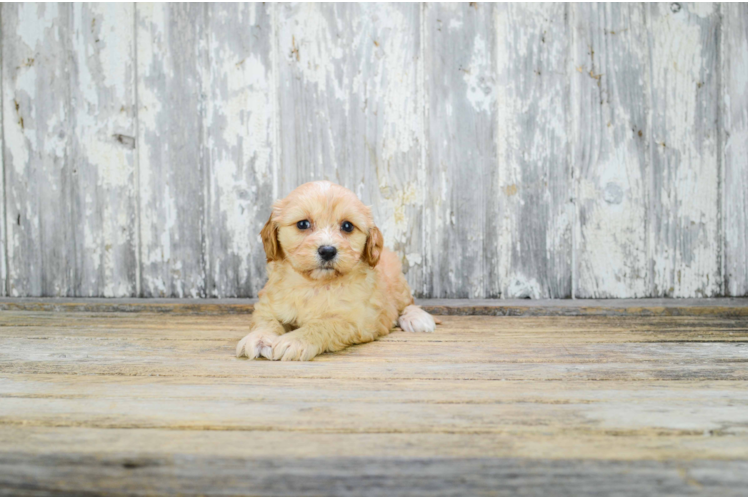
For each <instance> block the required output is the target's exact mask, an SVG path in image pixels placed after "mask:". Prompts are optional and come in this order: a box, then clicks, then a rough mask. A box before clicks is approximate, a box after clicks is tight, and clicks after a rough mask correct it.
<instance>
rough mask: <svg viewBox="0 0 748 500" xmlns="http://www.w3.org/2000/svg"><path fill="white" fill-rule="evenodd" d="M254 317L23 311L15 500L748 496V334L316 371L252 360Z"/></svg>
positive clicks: (18, 328)
mask: <svg viewBox="0 0 748 500" xmlns="http://www.w3.org/2000/svg"><path fill="white" fill-rule="evenodd" d="M247 320H248V318H247V317H246V316H237V315H217V316H195V315H181V314H168V315H165V314H147V313H143V314H132V313H90V312H89V313H59V312H58V313H45V312H12V311H9V312H6V313H4V314H3V315H2V317H0V402H1V404H0V478H2V479H0V492H2V493H3V494H8V495H10V494H21V493H23V494H32V493H33V494H43V493H46V494H51V493H57V494H62V493H69V494H84V493H85V494H146V493H148V494H172V495H177V494H186V493H190V494H195V493H205V494H250V493H253V494H289V495H290V494H313V493H318V494H335V493H340V494H342V493H346V494H349V495H362V494H388V493H399V494H402V493H403V492H408V493H411V494H414V495H417V494H441V495H444V494H452V493H453V494H466V493H475V494H489V493H492V494H496V493H502V492H504V493H507V494H521V493H522V494H527V493H528V492H534V493H538V494H545V493H551V492H553V493H558V492H559V491H563V492H565V493H566V494H569V495H576V494H597V495H612V494H622V495H623V494H639V495H651V494H657V493H661V494H673V492H682V493H683V494H711V493H713V494H738V493H739V492H741V491H744V489H745V488H746V487H747V486H748V483H746V477H748V475H746V474H745V472H746V470H748V469H747V468H748V463H747V462H746V461H745V456H746V451H747V450H748V433H746V429H747V428H748V425H747V424H748V412H746V408H748V385H746V381H748V372H746V370H745V368H744V365H745V364H746V363H745V361H746V360H748V350H746V348H745V345H746V342H747V341H748V322H746V319H745V318H708V317H696V316H685V317H661V318H637V317H625V318H621V317H596V316H592V317H572V318H569V317H524V318H523V317H520V318H512V317H506V318H496V317H486V316H477V317H451V316H444V317H442V320H443V323H442V325H440V326H439V328H438V329H437V331H436V332H434V333H431V334H422V333H421V334H416V333H407V332H402V331H395V332H393V333H392V334H390V335H389V336H387V337H385V338H383V339H381V340H379V341H376V342H373V343H370V344H365V345H360V346H354V347H351V348H349V349H346V350H344V351H341V352H339V353H335V354H327V355H323V356H320V357H319V358H317V359H316V360H315V361H313V362H310V363H280V362H269V361H268V362H262V361H248V360H239V359H236V358H235V357H234V355H233V348H234V345H235V342H236V340H238V339H239V338H241V336H242V335H244V333H245V332H246V328H247V324H248V321H247ZM247 470H251V471H252V473H251V474H247ZM559 477H563V478H564V481H561V482H559V480H558V478H559ZM312 478H313V479H312ZM465 478H470V479H469V481H465Z"/></svg>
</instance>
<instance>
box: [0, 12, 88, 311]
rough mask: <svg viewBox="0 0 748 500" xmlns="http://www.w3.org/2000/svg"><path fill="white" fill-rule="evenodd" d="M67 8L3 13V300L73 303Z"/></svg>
mask: <svg viewBox="0 0 748 500" xmlns="http://www.w3.org/2000/svg"><path fill="white" fill-rule="evenodd" d="M71 16H72V8H71V7H70V5H68V4H4V5H3V6H2V37H3V40H2V51H3V53H2V64H3V82H2V83H3V84H2V87H3V110H4V111H5V113H4V114H3V133H4V142H5V150H4V166H5V184H6V185H5V196H6V200H5V202H6V210H7V214H8V215H7V217H6V219H10V220H12V221H13V222H14V223H13V224H9V225H8V227H7V231H8V236H7V237H8V245H7V251H8V257H7V258H8V267H9V269H8V294H9V295H13V296H24V295H32V296H39V295H74V294H75V261H76V256H75V254H76V244H77V243H78V242H76V241H75V239H74V238H75V226H76V221H75V219H74V213H73V210H72V205H73V203H72V198H73V190H74V188H73V182H72V181H73V172H72V170H73V168H72V164H71V162H70V159H71V156H72V154H73V152H72V145H71V141H70V140H69V139H70V137H71V135H72V126H71V119H72V117H71V109H70V99H69V95H70V80H69V77H68V70H69V59H68V54H69V53H70V51H71V50H72V47H71V46H70V36H69V34H70V27H71V22H72V18H71Z"/></svg>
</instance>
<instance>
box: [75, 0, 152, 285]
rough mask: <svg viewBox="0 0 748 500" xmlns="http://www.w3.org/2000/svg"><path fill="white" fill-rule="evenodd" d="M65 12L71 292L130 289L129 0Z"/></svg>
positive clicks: (133, 256)
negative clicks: (68, 49)
mask: <svg viewBox="0 0 748 500" xmlns="http://www.w3.org/2000/svg"><path fill="white" fill-rule="evenodd" d="M71 14H72V30H71V40H70V41H71V50H72V53H71V59H70V67H71V68H73V71H71V75H70V76H71V83H70V90H69V92H70V96H69V99H70V112H71V113H72V115H73V116H71V117H70V120H71V122H72V123H73V130H72V136H71V138H70V139H71V142H72V145H71V147H72V158H71V159H70V160H69V163H70V165H71V168H72V172H71V174H72V175H71V182H72V189H73V192H74V195H73V198H72V202H73V204H72V214H73V223H74V234H73V245H74V256H75V283H74V289H73V295H77V296H84V297H85V296H87V297H93V296H104V297H131V296H133V295H136V294H137V270H138V265H137V251H138V248H137V214H138V208H137V199H138V197H137V185H136V176H135V163H136V153H135V148H136V144H135V141H136V138H135V136H136V123H135V113H136V109H135V40H134V26H133V23H134V17H133V16H134V5H133V4H90V5H89V4H86V5H83V4H75V5H73V6H72V12H71ZM68 245H69V243H68Z"/></svg>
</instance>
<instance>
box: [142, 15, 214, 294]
mask: <svg viewBox="0 0 748 500" xmlns="http://www.w3.org/2000/svg"><path fill="white" fill-rule="evenodd" d="M205 9H206V8H205V6H204V5H201V4H197V3H194V4H180V5H176V4H174V5H167V4H141V5H136V6H135V11H136V23H137V34H136V36H137V61H138V63H137V64H138V90H137V91H138V138H137V144H138V166H139V167H138V168H139V186H138V189H139V200H140V259H141V264H140V275H141V277H140V281H141V284H140V285H141V291H140V293H141V296H144V297H205V296H206V295H207V291H208V290H210V284H209V283H208V278H209V276H208V274H207V270H206V266H207V264H206V259H207V255H206V253H205V252H206V248H207V247H208V244H207V238H208V236H207V233H208V231H207V229H206V225H207V223H206V220H209V219H207V218H206V217H207V216H206V212H207V210H208V201H207V197H208V184H207V182H206V177H207V172H208V171H207V166H206V165H207V156H206V151H205V141H204V138H205V112H206V110H205V100H206V96H207V92H208V89H207V87H206V85H207V71H208V67H207V62H206V57H207V55H208V54H207V50H206V47H205V44H206V41H207V40H206V37H205V26H206V12H205Z"/></svg>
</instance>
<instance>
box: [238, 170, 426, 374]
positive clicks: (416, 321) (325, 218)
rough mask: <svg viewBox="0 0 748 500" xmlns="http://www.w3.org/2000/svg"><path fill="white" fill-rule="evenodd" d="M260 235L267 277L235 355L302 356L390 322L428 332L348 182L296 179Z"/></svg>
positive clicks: (369, 334) (358, 338) (384, 329)
mask: <svg viewBox="0 0 748 500" xmlns="http://www.w3.org/2000/svg"><path fill="white" fill-rule="evenodd" d="M260 235H261V236H262V242H263V245H264V246H265V254H266V256H267V261H268V266H267V271H268V282H267V284H266V285H265V287H264V288H263V289H262V291H261V292H260V294H259V296H260V300H259V301H258V302H257V304H256V305H255V310H254V313H253V314H252V324H251V328H250V334H249V335H247V336H246V337H244V338H243V339H242V340H241V341H240V342H239V344H238V345H237V346H236V355H237V356H239V357H241V356H246V357H248V358H250V359H253V358H259V357H265V358H268V359H275V360H278V359H279V360H282V361H293V360H302V361H307V360H310V359H312V358H314V357H315V356H316V355H318V354H320V353H323V352H333V351H339V350H341V349H343V348H345V347H347V346H349V345H352V344H361V343H363V342H371V341H372V340H376V339H377V338H379V337H381V336H382V335H387V334H388V333H389V332H390V331H391V330H392V328H393V327H394V326H396V325H397V324H399V325H400V327H401V328H402V329H403V330H405V331H408V332H432V331H434V328H435V324H434V318H432V317H431V315H430V314H429V313H427V312H426V311H424V310H423V309H421V308H419V307H417V306H415V305H413V296H412V295H411V293H410V288H409V287H408V283H407V282H406V281H405V276H403V273H402V270H401V268H400V261H399V259H398V258H397V255H395V253H394V252H392V251H390V250H388V249H386V248H384V245H383V240H382V233H380V232H379V229H377V227H376V226H375V225H374V220H373V219H372V217H371V210H369V207H367V206H365V205H364V204H363V203H361V201H360V200H359V199H358V198H357V197H356V195H355V194H353V192H351V191H349V190H348V189H346V188H344V187H342V186H338V185H336V184H333V183H331V182H327V181H319V182H310V183H307V184H304V185H302V186H299V187H298V188H296V189H295V190H294V191H293V192H291V194H289V195H288V196H287V197H286V198H285V199H283V200H280V201H276V202H275V203H274V204H273V211H272V213H271V214H270V219H269V220H268V222H267V224H266V225H265V227H264V228H263V230H262V231H261V232H260Z"/></svg>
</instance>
